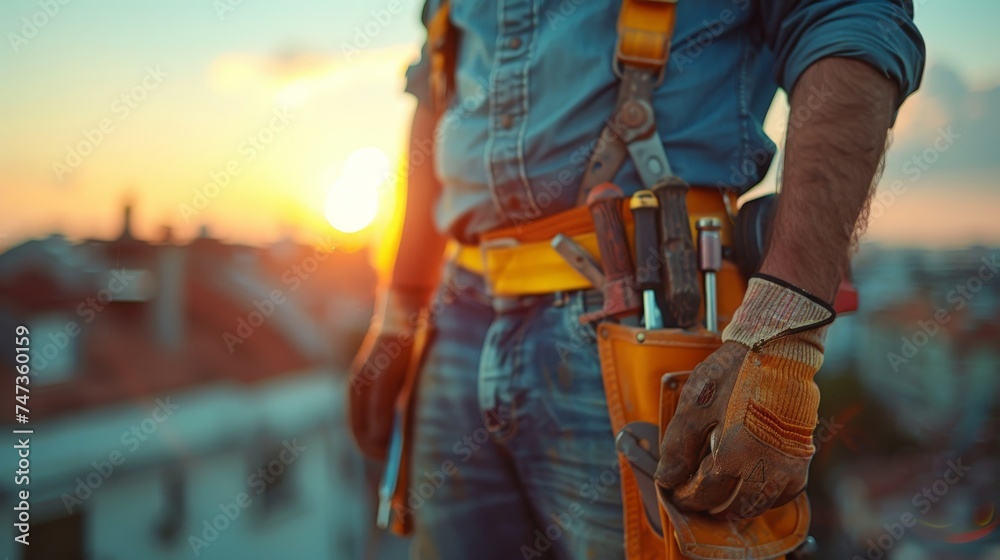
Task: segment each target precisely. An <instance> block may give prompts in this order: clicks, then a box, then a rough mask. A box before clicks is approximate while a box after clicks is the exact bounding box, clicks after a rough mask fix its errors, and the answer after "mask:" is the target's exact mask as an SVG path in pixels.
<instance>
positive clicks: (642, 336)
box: [635, 332, 646, 342]
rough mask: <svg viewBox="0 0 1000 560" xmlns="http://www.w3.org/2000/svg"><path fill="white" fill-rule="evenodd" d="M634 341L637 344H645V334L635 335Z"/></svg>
mask: <svg viewBox="0 0 1000 560" xmlns="http://www.w3.org/2000/svg"><path fill="white" fill-rule="evenodd" d="M635 339H636V340H638V341H639V342H646V333H644V332H641V333H636V334H635Z"/></svg>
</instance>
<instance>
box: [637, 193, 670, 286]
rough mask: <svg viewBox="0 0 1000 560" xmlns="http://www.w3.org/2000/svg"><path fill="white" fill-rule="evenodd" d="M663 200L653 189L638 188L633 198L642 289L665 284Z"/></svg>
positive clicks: (639, 281)
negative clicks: (662, 271) (661, 253)
mask: <svg viewBox="0 0 1000 560" xmlns="http://www.w3.org/2000/svg"><path fill="white" fill-rule="evenodd" d="M659 208H660V203H659V201H658V200H656V195H654V194H653V192H652V191H646V190H642V191H638V192H636V193H635V194H634V195H632V199H631V200H630V201H629V209H631V210H632V217H633V218H634V221H635V269H636V286H637V287H638V288H639V290H640V291H645V290H655V291H659V290H661V289H662V287H663V274H662V273H661V272H660V271H661V270H662V268H663V267H662V266H661V257H660V243H659V234H660V229H659V224H658V223H657V220H658V219H659V217H660V216H659V214H660V212H659Z"/></svg>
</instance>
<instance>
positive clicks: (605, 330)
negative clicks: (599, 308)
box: [601, 329, 608, 338]
mask: <svg viewBox="0 0 1000 560" xmlns="http://www.w3.org/2000/svg"><path fill="white" fill-rule="evenodd" d="M601 338H608V329H601Z"/></svg>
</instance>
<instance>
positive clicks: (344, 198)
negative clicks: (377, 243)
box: [324, 148, 389, 233]
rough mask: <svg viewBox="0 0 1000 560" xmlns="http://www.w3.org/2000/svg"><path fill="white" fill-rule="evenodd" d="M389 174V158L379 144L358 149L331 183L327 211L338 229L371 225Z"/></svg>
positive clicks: (345, 231) (356, 229)
mask: <svg viewBox="0 0 1000 560" xmlns="http://www.w3.org/2000/svg"><path fill="white" fill-rule="evenodd" d="M388 176H389V160H388V158H387V157H386V156H385V154H384V153H383V152H382V151H381V150H379V149H378V148H362V149H360V150H357V151H355V152H354V153H353V154H351V156H350V157H349V158H347V162H346V164H345V165H344V172H343V174H342V175H341V176H340V177H339V178H337V179H336V180H335V181H334V182H333V184H332V185H331V186H330V191H329V192H328V193H327V197H326V209H325V212H324V215H325V216H326V220H327V221H328V222H330V225H331V226H333V227H334V228H335V229H337V230H338V231H341V232H343V233H355V232H358V231H361V230H363V229H365V228H366V227H368V226H369V225H370V224H371V223H372V221H373V220H374V219H375V216H376V214H377V213H378V189H379V187H380V186H382V185H383V184H384V183H385V181H386V179H387V178H388Z"/></svg>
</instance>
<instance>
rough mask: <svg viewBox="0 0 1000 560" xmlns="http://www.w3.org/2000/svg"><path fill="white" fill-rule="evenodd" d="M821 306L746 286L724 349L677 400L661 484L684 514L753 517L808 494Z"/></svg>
mask: <svg viewBox="0 0 1000 560" xmlns="http://www.w3.org/2000/svg"><path fill="white" fill-rule="evenodd" d="M834 316H835V314H834V311H833V309H832V308H831V307H830V306H829V305H828V304H827V303H825V302H822V301H820V300H819V299H817V298H816V297H814V296H812V295H810V294H808V293H807V292H805V291H803V290H800V289H799V288H796V287H794V286H791V285H789V284H787V283H784V282H782V281H780V280H778V279H776V278H771V277H767V276H763V275H757V276H755V277H753V278H751V280H750V284H749V286H748V288H747V292H746V295H745V296H744V299H743V303H742V305H741V306H740V308H739V309H738V310H737V311H736V313H735V315H734V317H733V321H732V322H731V323H730V324H729V326H728V327H727V328H726V330H725V331H724V332H723V334H722V340H723V345H722V347H721V348H719V349H718V350H716V351H715V352H714V353H713V354H712V355H711V356H709V357H708V358H707V359H706V360H705V361H704V362H702V363H701V364H699V365H698V367H697V368H695V370H694V371H693V372H692V374H691V376H690V378H689V379H688V382H687V384H686V385H685V387H684V390H683V391H682V392H681V397H680V403H679V405H678V409H677V413H676V414H675V415H674V417H673V419H672V420H671V422H670V425H669V426H668V427H667V430H666V432H665V434H664V438H663V442H662V444H661V448H660V457H661V459H660V464H659V467H658V468H657V472H656V481H657V483H658V484H659V485H660V486H661V487H663V488H666V489H670V490H673V493H672V499H673V502H674V504H676V505H677V507H678V508H681V509H685V510H690V511H700V512H706V513H708V514H710V515H713V516H715V517H718V518H729V519H733V518H735V519H745V518H752V517H757V516H759V515H761V514H763V513H764V512H766V511H767V510H769V509H771V508H772V507H777V506H780V505H783V504H785V503H787V502H789V501H791V500H792V499H793V498H794V497H795V496H796V495H798V494H799V493H800V492H802V490H803V489H804V488H805V485H806V480H807V478H808V471H809V463H810V461H811V460H812V456H813V453H814V452H815V447H814V446H813V442H812V432H813V430H814V429H815V427H816V422H817V413H818V409H819V389H818V387H817V386H816V384H815V383H814V382H813V376H814V375H815V374H816V372H817V371H818V370H819V368H820V366H821V365H822V363H823V340H824V338H825V336H826V326H827V325H829V324H830V323H831V322H832V321H833V319H834Z"/></svg>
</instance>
